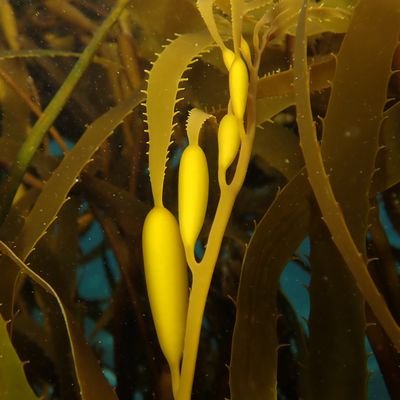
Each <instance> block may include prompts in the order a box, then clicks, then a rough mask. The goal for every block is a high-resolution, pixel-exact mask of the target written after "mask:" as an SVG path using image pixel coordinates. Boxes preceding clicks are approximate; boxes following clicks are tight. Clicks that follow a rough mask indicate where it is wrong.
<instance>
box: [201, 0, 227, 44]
mask: <svg viewBox="0 0 400 400" xmlns="http://www.w3.org/2000/svg"><path fill="white" fill-rule="evenodd" d="M214 2H215V0H197V3H196V6H197V8H198V10H199V12H200V14H201V16H202V18H203V20H204V23H205V24H206V26H207V29H208V31H209V32H210V35H211V36H212V38H213V39H214V41H215V43H217V45H218V46H219V47H220V48H221V49H223V48H224V47H225V45H224V42H223V40H222V38H221V35H220V33H219V31H218V28H217V24H216V23H215V19H214V13H213V5H214Z"/></svg>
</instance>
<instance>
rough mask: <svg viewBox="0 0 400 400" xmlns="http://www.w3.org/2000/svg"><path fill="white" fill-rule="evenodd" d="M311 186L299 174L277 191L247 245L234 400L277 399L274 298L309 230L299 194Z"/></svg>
mask: <svg viewBox="0 0 400 400" xmlns="http://www.w3.org/2000/svg"><path fill="white" fill-rule="evenodd" d="M307 187H308V183H307V180H306V177H305V174H304V171H303V172H300V173H299V174H297V175H296V176H295V177H294V178H293V179H292V180H291V181H290V183H288V184H287V185H286V186H285V187H284V188H283V189H282V191H281V192H279V193H278V195H277V196H276V199H275V200H274V202H273V204H272V205H271V206H270V208H269V209H268V211H267V213H266V214H265V216H264V217H263V218H262V220H261V221H260V223H259V224H258V225H257V226H256V228H255V231H254V233H253V235H252V239H251V240H250V242H249V244H248V247H247V250H246V254H245V257H244V260H243V265H242V273H241V277H240V285H239V290H238V298H237V310H236V315H237V316H236V323H235V331H234V334H233V343H232V357H231V364H230V389H231V396H232V400H236V399H238V400H240V399H244V398H247V397H251V398H252V399H271V400H272V399H276V398H277V395H278V392H277V363H278V355H277V353H278V346H279V343H278V339H277V335H276V331H275V328H274V327H276V321H277V319H278V317H279V315H278V310H277V306H276V296H277V291H278V288H279V276H280V275H281V273H282V271H283V268H284V267H285V265H286V264H287V262H288V261H290V259H291V257H292V254H293V253H294V252H295V251H296V249H297V248H298V246H299V245H300V243H301V241H302V240H303V239H304V237H305V236H306V234H307V231H308V224H309V221H308V220H309V212H310V211H309V205H308V201H307V197H305V196H304V197H302V196H299V194H300V193H302V192H304V191H305V188H307ZM293 224H295V225H296V228H295V229H293ZM282 237H284V238H285V240H282Z"/></svg>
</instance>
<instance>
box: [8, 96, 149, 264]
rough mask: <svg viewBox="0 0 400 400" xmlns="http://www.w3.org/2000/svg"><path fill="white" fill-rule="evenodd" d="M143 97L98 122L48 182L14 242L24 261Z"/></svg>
mask: <svg viewBox="0 0 400 400" xmlns="http://www.w3.org/2000/svg"><path fill="white" fill-rule="evenodd" d="M143 99H144V96H143V95H141V94H134V95H132V96H131V97H130V98H128V99H127V100H125V101H124V102H123V103H120V104H119V105H117V106H115V107H114V108H112V109H111V110H109V111H107V112H106V113H105V114H103V115H102V116H100V117H99V118H98V119H96V120H95V121H94V122H93V123H92V124H91V125H90V126H89V127H88V128H87V129H86V131H85V132H84V134H83V135H82V137H81V138H80V139H79V141H78V142H77V144H76V145H75V146H74V148H73V149H72V150H71V151H70V152H69V153H67V154H66V156H65V157H64V159H63V160H62V162H61V163H60V165H59V166H58V167H57V168H56V170H55V171H54V172H53V174H52V175H51V177H50V179H49V180H48V181H47V182H46V185H45V187H44V189H43V190H42V193H41V194H40V196H39V198H38V199H37V201H36V203H35V205H34V207H33V209H32V211H31V212H30V214H29V215H28V217H27V218H26V221H25V224H24V227H23V228H22V231H21V233H20V234H19V235H18V237H17V239H16V242H15V252H16V254H18V256H19V257H20V258H22V259H23V260H25V259H26V258H27V257H28V255H29V254H30V253H31V251H32V250H33V248H34V247H35V244H36V243H37V242H38V241H39V240H40V238H41V237H42V236H43V235H44V234H45V233H46V231H47V229H48V227H49V226H50V225H51V223H52V222H53V221H54V219H55V218H56V216H57V213H58V212H59V210H60V209H61V207H62V205H63V204H64V202H65V201H66V198H67V196H68V193H69V191H70V189H71V188H72V186H73V185H74V184H75V183H76V180H77V178H78V176H79V174H80V173H81V171H82V169H83V168H84V167H85V166H86V165H87V163H88V162H89V161H90V160H91V158H92V156H93V155H94V153H95V152H96V151H97V149H98V148H99V147H100V146H101V144H102V143H103V142H104V141H105V140H106V139H107V137H109V136H110V135H111V134H112V133H113V131H114V129H115V128H116V127H117V126H118V125H119V124H120V123H121V122H122V121H123V119H124V118H125V116H126V115H127V114H129V113H130V112H131V111H132V109H133V108H135V107H136V106H137V105H138V104H139V103H140V102H141V101H143Z"/></svg>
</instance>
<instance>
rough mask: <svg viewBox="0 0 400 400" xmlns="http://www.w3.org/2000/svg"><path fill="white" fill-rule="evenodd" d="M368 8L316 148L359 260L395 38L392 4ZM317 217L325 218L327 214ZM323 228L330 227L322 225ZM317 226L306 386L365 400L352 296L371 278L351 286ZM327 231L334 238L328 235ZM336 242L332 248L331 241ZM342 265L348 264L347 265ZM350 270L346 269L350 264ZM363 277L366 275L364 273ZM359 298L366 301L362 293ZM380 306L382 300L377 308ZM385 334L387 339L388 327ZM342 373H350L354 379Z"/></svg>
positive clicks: (342, 56) (343, 60)
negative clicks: (375, 29) (374, 55)
mask: <svg viewBox="0 0 400 400" xmlns="http://www.w3.org/2000/svg"><path fill="white" fill-rule="evenodd" d="M372 3H373V2H371V3H369V2H368V1H364V2H362V3H360V4H359V5H358V6H357V7H356V8H355V10H354V15H353V19H352V22H351V25H350V27H349V30H348V32H347V34H346V37H345V39H344V40H343V43H342V45H341V48H340V51H339V53H338V56H337V66H336V73H335V80H334V84H333V87H332V93H331V97H330V100H329V104H328V109H327V114H326V117H325V119H324V120H323V138H322V146H321V152H322V157H323V159H324V165H325V168H326V171H329V180H330V182H331V185H332V189H333V192H334V195H335V198H336V200H337V201H338V202H339V204H340V207H341V209H342V212H343V216H344V218H345V221H346V224H347V226H348V229H349V232H350V233H351V236H352V238H353V240H354V242H355V244H356V246H357V248H358V251H359V252H361V253H362V254H363V258H364V260H365V259H366V248H365V241H366V233H367V225H368V212H369V208H370V204H369V200H368V191H369V189H370V183H371V178H372V175H373V173H374V170H375V158H376V154H377V152H378V146H379V128H380V124H381V123H382V119H383V109H384V105H385V102H386V91H387V85H388V82H389V77H390V73H391V63H392V57H393V53H394V49H395V46H396V45H397V40H398V33H399V30H398V28H397V25H398V22H399V21H398V19H396V18H394V17H393V18H389V13H390V12H391V11H390V10H391V8H392V7H393V6H394V3H393V4H391V5H389V4H387V7H379V8H376V9H375V11H374V12H373V13H371V8H372V7H374V4H372ZM372 21H374V24H377V26H379V27H380V28H379V29H380V30H381V31H382V33H383V32H384V33H383V36H382V37H385V45H383V42H382V39H380V38H379V37H377V36H376V35H371V32H370V30H369V29H368V28H367V26H368V24H370V23H372ZM378 24H379V25H378ZM361 37H362V38H363V40H367V41H368V48H363V47H362V46H360V45H359V41H360V39H361ZM374 49H375V50H374ZM378 49H380V52H381V53H380V57H379V60H376V61H375V62H374V63H373V64H369V65H368V66H367V64H366V63H367V60H368V59H369V57H370V54H371V53H370V52H371V51H372V52H373V51H378ZM383 49H384V50H383ZM360 70H363V74H362V75H360V76H359V74H358V72H357V71H360ZM373 77H375V78H373ZM377 77H379V79H378V78H377ZM372 79H373V83H372ZM360 99H361V100H360ZM355 151H357V152H358V154H360V157H357V159H356V160H354V159H353V160H352V162H351V166H350V165H349V164H347V163H346V160H348V159H349V157H352V155H353V154H354V152H355ZM322 214H323V216H324V212H322ZM325 221H326V222H327V218H325ZM321 225H322V223H319V224H318V223H317V222H316V223H315V225H314V226H313V229H312V234H311V246H312V250H311V264H312V268H313V274H312V278H311V286H310V297H311V315H310V321H309V325H310V344H311V351H310V372H311V373H310V377H311V381H310V384H309V386H310V390H311V392H312V394H313V396H314V397H315V398H337V397H340V398H350V397H354V396H355V397H360V398H363V397H364V396H365V395H366V380H367V377H366V369H365V367H364V365H365V353H364V351H365V350H364V343H363V337H364V330H365V316H364V311H363V309H364V304H363V299H362V298H361V296H357V294H356V293H357V289H356V286H358V287H359V288H360V289H361V290H362V285H363V283H362V282H363V281H364V280H365V281H366V280H367V279H368V280H371V278H370V277H369V276H368V274H366V275H365V277H361V276H357V275H356V274H354V272H353V274H354V278H355V282H354V281H353V277H351V276H350V274H348V273H347V271H346V265H345V264H344V263H343V261H342V259H341V256H342V257H344V258H345V259H346V257H345V255H344V254H343V251H342V250H340V252H341V253H342V254H341V256H339V255H338V254H337V252H336V249H335V248H334V246H333V244H332V242H331V239H330V238H329V234H328V233H327V232H326V230H325V228H324V227H323V226H321ZM327 225H329V223H328V222H327ZM328 228H329V226H328ZM329 229H330V228H329ZM330 232H331V234H332V233H333V232H332V230H331V229H330ZM337 234H338V233H337ZM337 234H335V236H336V235H337ZM333 241H334V242H336V240H335V238H333ZM336 244H337V242H336ZM327 254H329V257H328V259H327ZM346 261H347V263H348V260H346ZM347 267H348V268H350V269H351V265H349V264H348V265H347ZM364 273H367V269H366V267H365V266H364ZM375 290H376V289H375ZM338 291H340V292H341V296H340V298H338V299H335V298H334V297H335V295H334V293H337V292H338ZM363 294H364V296H365V295H366V294H365V292H364V293H363ZM365 298H366V300H367V302H368V303H369V305H370V306H371V308H372V309H373V312H374V313H375V316H376V317H377V319H378V320H380V322H381V324H382V325H384V323H383V322H382V320H381V317H382V316H383V315H384V314H385V313H386V311H384V310H382V309H380V307H382V306H380V307H379V309H378V308H376V309H374V305H372V304H371V303H370V301H371V300H369V299H368V297H367V296H365ZM377 301H380V299H379V298H378V299H377V300H375V301H374V302H375V303H377ZM375 307H377V304H375ZM332 308H333V309H334V312H333V313H332V315H331V317H332V318H330V320H329V321H326V319H325V318H322V315H321V312H323V311H322V310H326V309H332ZM326 329H328V330H329V331H330V332H332V336H329V337H327V335H326ZM385 330H386V332H388V327H387V326H386V328H385ZM389 337H390V338H391V340H392V341H393V342H394V345H395V346H396V347H397V345H396V340H397V339H396V337H395V336H394V332H393V333H392V334H389ZM332 338H334V339H333V340H332ZM321 354H324V356H323V359H324V360H330V361H329V362H328V363H326V361H324V363H321V361H320V360H321V359H322V358H321ZM344 360H346V361H344ZM343 363H345V364H346V368H343ZM347 368H349V371H354V373H353V374H352V375H351V380H350V375H349V373H348V372H347ZM355 371H357V374H358V376H357V375H356V372H355ZM339 382H340V385H339ZM327 393H329V395H328V394H327Z"/></svg>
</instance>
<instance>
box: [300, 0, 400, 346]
mask: <svg viewBox="0 0 400 400" xmlns="http://www.w3.org/2000/svg"><path fill="white" fill-rule="evenodd" d="M305 9H306V3H305V5H304V6H303V11H302V13H303V22H302V23H301V21H302V19H301V18H300V23H299V25H298V32H297V38H298V42H297V43H301V44H302V45H299V44H298V45H297V46H296V51H295V71H296V76H295V89H296V108H297V122H298V125H299V131H300V143H301V145H302V149H303V155H304V161H305V164H306V167H307V170H308V174H309V179H310V183H311V186H312V188H313V192H314V194H315V197H316V200H317V203H318V205H319V207H320V208H321V213H322V216H323V218H324V222H325V223H326V225H327V227H328V229H329V230H330V233H331V235H332V240H333V241H334V243H335V245H336V246H337V247H338V249H339V251H340V253H341V255H342V256H343V258H344V260H345V262H346V264H347V266H348V268H349V269H350V271H351V272H352V274H353V276H354V278H355V279H356V282H357V285H358V287H359V289H360V290H361V292H362V294H363V295H364V297H365V298H366V300H367V301H368V303H369V305H370V306H371V308H372V309H373V311H374V313H375V315H376V317H377V318H378V319H379V320H380V322H381V323H382V325H383V327H384V329H385V331H386V333H387V334H388V335H389V337H390V338H391V340H392V341H393V344H394V345H395V346H396V347H398V346H400V329H399V327H398V326H397V325H396V323H395V322H394V320H393V317H392V316H391V314H390V312H389V311H388V309H387V306H386V305H385V303H384V300H383V298H382V297H381V295H380V294H379V292H378V290H377V289H376V287H375V285H374V284H373V282H372V279H371V277H370V276H369V275H368V272H367V268H366V263H365V261H364V260H363V256H362V254H361V253H360V250H358V249H357V247H356V244H355V243H354V241H353V239H352V236H351V233H350V232H349V230H348V227H347V226H346V222H345V220H344V216H343V212H342V210H341V208H340V206H339V204H338V203H337V201H336V200H335V195H334V193H333V191H332V186H331V184H330V181H329V178H328V175H327V173H326V169H325V167H324V164H323V161H322V156H321V152H320V150H319V144H318V142H317V138H316V134H315V127H314V124H313V120H312V114H311V106H310V104H309V101H310V100H309V88H308V85H307V82H308V71H307V66H306V41H305V37H306V36H305V22H304V14H305V11H304V10H305ZM300 15H301V14H300ZM390 26H391V27H392V29H393V25H390ZM393 30H394V29H393ZM301 35H303V36H301ZM299 37H300V38H301V39H299ZM393 47H394V45H393ZM393 47H390V50H391V51H390V54H391V55H392V51H393V50H392V49H393ZM336 79H337V75H336ZM381 106H382V109H383V104H381ZM340 109H341V110H342V108H340ZM374 111H375V110H374ZM370 117H371V116H370ZM376 118H377V115H376V114H374V113H373V114H372V120H376ZM378 122H379V121H378ZM347 128H348V127H347ZM348 129H349V128H348ZM350 129H351V128H350ZM346 132H347V131H345V132H343V134H344V136H345V137H346ZM356 136H357V134H356ZM376 151H377V146H376ZM375 155H376V154H375V153H374V155H373V162H374V160H375ZM328 161H329V160H328ZM328 171H329V173H330V174H331V173H332V172H333V171H330V170H329V169H328ZM361 171H362V172H361V173H364V171H363V170H361ZM358 172H359V173H360V171H358ZM365 173H367V174H368V171H366V172H365ZM365 197H366V196H365ZM366 199H367V198H366Z"/></svg>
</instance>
